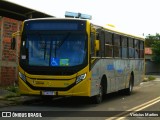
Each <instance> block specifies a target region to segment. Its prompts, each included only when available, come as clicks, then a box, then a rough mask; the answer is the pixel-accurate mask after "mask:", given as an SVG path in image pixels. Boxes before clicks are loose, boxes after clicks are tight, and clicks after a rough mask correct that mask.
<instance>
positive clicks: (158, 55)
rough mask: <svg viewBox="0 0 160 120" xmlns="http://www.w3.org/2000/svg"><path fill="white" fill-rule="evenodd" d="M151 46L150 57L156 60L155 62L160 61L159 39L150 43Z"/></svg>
mask: <svg viewBox="0 0 160 120" xmlns="http://www.w3.org/2000/svg"><path fill="white" fill-rule="evenodd" d="M151 48H152V53H153V56H152V59H153V60H154V61H155V62H156V63H160V40H156V41H154V42H153V43H152V45H151Z"/></svg>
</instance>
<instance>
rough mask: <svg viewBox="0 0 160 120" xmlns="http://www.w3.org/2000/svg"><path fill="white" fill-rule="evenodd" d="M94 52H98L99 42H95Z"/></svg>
mask: <svg viewBox="0 0 160 120" xmlns="http://www.w3.org/2000/svg"><path fill="white" fill-rule="evenodd" d="M95 50H96V51H99V40H95Z"/></svg>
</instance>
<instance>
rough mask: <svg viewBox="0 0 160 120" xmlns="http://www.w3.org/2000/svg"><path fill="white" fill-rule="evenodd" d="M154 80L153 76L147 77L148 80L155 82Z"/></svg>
mask: <svg viewBox="0 0 160 120" xmlns="http://www.w3.org/2000/svg"><path fill="white" fill-rule="evenodd" d="M155 79H156V78H155V77H154V76H149V77H148V80H155Z"/></svg>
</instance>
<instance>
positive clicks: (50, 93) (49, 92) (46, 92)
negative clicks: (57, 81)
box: [43, 91, 54, 95]
mask: <svg viewBox="0 0 160 120" xmlns="http://www.w3.org/2000/svg"><path fill="white" fill-rule="evenodd" d="M43 95H54V92H53V91H43Z"/></svg>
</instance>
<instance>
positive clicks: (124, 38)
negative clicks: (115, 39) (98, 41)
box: [121, 36, 128, 58]
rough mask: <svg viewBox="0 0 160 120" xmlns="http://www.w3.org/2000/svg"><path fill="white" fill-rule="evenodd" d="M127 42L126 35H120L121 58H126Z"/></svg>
mask: <svg viewBox="0 0 160 120" xmlns="http://www.w3.org/2000/svg"><path fill="white" fill-rule="evenodd" d="M127 44H128V40H127V37H125V36H121V46H122V58H128V48H127Z"/></svg>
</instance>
